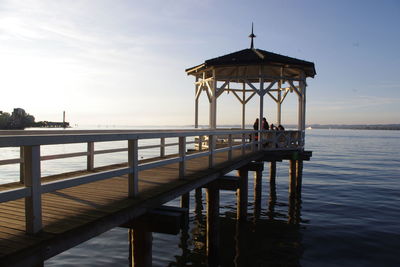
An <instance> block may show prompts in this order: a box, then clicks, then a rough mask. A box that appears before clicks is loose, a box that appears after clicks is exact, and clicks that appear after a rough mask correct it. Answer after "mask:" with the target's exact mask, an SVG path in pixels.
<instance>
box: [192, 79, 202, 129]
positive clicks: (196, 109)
mask: <svg viewBox="0 0 400 267" xmlns="http://www.w3.org/2000/svg"><path fill="white" fill-rule="evenodd" d="M198 80H199V78H198V77H197V76H196V82H195V83H194V95H195V101H194V128H196V129H197V128H199V97H198V96H197V90H200V91H201V88H197V82H198Z"/></svg>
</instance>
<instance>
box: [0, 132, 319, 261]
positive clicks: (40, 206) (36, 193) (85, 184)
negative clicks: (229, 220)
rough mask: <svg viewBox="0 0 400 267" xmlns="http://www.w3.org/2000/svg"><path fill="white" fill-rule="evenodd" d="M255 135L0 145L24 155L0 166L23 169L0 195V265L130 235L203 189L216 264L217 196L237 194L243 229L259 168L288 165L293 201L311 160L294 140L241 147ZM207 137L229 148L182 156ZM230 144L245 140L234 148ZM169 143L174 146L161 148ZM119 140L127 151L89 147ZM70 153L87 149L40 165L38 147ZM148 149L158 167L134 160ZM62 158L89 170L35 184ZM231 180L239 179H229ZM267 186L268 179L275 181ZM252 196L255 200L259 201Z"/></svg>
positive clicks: (25, 139) (96, 137) (76, 136)
mask: <svg viewBox="0 0 400 267" xmlns="http://www.w3.org/2000/svg"><path fill="white" fill-rule="evenodd" d="M288 132H291V131H288ZM296 132H297V131H293V133H296ZM255 133H256V131H253V130H213V131H209V130H192V131H183V130H180V131H178V130H176V131H174V130H166V131H154V132H131V131H118V132H115V131H108V132H100V131H98V132H94V131H92V132H89V133H84V132H79V131H77V132H75V131H69V132H68V134H66V133H65V132H63V133H62V134H57V132H54V131H52V134H50V133H49V132H44V133H40V134H39V132H36V133H35V134H33V133H32V132H26V133H25V134H20V135H3V136H1V137H0V146H1V147H5V146H14V147H15V146H18V147H20V148H21V151H22V152H21V155H22V157H21V158H16V159H9V160H2V161H0V164H1V165H3V164H20V165H21V169H22V171H21V181H20V182H17V183H12V184H3V185H1V186H0V190H1V191H0V202H1V203H0V247H1V252H0V263H1V265H6V266H7V265H11V266H12V265H16V266H35V265H40V264H41V263H43V261H44V260H46V259H48V258H50V257H52V256H54V255H57V254H58V253H61V252H63V251H65V250H66V249H69V248H71V247H74V246H76V245H78V244H80V243H82V242H84V241H86V240H88V239H90V238H92V237H94V236H97V235H99V234H101V233H103V232H105V231H107V230H110V229H112V228H114V227H119V226H123V225H127V224H129V223H130V222H132V221H134V220H135V219H138V218H140V217H141V216H146V214H150V213H151V212H154V210H155V209H157V208H160V207H161V206H162V205H163V204H165V203H166V202H168V201H170V200H173V199H175V198H177V197H182V199H184V197H185V195H186V194H188V193H189V192H190V191H192V190H199V189H200V190H201V188H205V190H206V193H207V226H208V227H207V238H208V239H207V251H208V253H209V255H210V262H213V261H215V260H216V258H217V254H216V253H218V250H219V248H218V231H219V230H218V223H217V222H218V209H219V190H225V189H228V190H237V192H238V196H237V203H238V207H237V218H238V220H245V219H246V216H247V202H248V199H247V190H248V186H247V179H248V177H249V175H248V173H249V171H255V172H256V173H258V174H257V179H258V181H259V182H258V183H256V187H255V189H254V190H256V191H257V192H261V189H260V186H261V183H260V179H261V176H260V170H261V168H262V166H263V165H262V164H261V165H260V162H263V161H268V162H271V168H272V170H273V168H274V167H275V164H276V162H277V161H282V160H289V161H290V162H291V165H290V166H291V168H290V184H291V186H290V192H289V193H290V194H291V195H293V197H294V196H295V194H296V193H297V192H300V188H301V179H300V177H301V172H302V169H301V166H302V161H303V160H309V159H310V156H311V152H308V151H304V150H299V149H296V146H298V145H297V143H298V141H299V140H298V139H293V140H290V141H289V140H287V141H286V143H289V145H286V146H284V147H280V148H267V149H264V148H263V145H260V143H265V142H266V140H264V139H260V140H258V141H256V140H254V139H252V140H253V141H250V138H248V136H249V135H254V134H255ZM260 134H261V136H263V135H264V136H268V135H267V134H266V133H264V134H263V133H260ZM204 136H207V137H208V138H207V139H208V140H215V139H217V138H218V136H228V139H229V142H228V144H229V145H227V146H226V147H220V148H215V142H213V141H210V142H209V144H208V148H207V150H195V151H192V150H191V151H190V152H188V151H187V149H186V147H187V146H189V145H194V144H195V142H196V140H197V142H200V141H201V142H204V141H203V138H196V139H195V141H191V142H189V141H186V140H187V139H188V138H190V137H204ZM235 136H236V137H239V136H244V138H240V140H239V139H235V138H234V137H235ZM288 136H291V135H288ZM169 138H175V139H177V140H178V142H174V143H169V142H166V141H165V139H169ZM142 139H157V140H159V144H158V145H151V146H142V147H140V146H138V141H139V140H142ZM121 140H124V141H126V142H127V147H126V148H120V149H118V150H117V149H110V150H98V151H96V150H94V149H93V148H94V143H96V142H105V141H121ZM276 140H277V139H276ZM268 141H269V142H273V140H268ZM277 141H279V140H277ZM71 143H86V144H87V148H88V149H87V151H84V152H80V153H73V154H57V155H46V156H41V155H40V148H41V146H46V145H52V144H71ZM213 143H214V144H213ZM155 146H156V147H157V148H159V149H160V156H159V157H156V158H152V159H146V160H142V161H141V160H139V159H138V150H139V149H150V148H154V147H155ZM168 146H178V148H179V149H178V150H179V153H177V154H170V155H166V154H165V148H166V147H168ZM276 146H278V143H276ZM121 151H126V152H127V154H128V155H127V163H122V164H119V165H113V166H106V167H101V168H93V165H94V164H93V163H94V162H93V159H94V155H96V154H105V153H116V152H121ZM67 157H83V158H85V159H86V161H87V167H88V168H87V170H85V171H80V172H74V173H65V174H60V175H55V176H50V177H45V178H42V179H41V174H40V163H41V161H45V160H52V159H59V158H67ZM235 170H238V174H239V175H238V176H227V174H228V173H230V172H231V171H235ZM270 179H272V180H273V179H275V177H274V174H273V172H271V177H270ZM256 195H257V197H258V199H260V198H261V196H260V194H259V193H257V194H256ZM182 208H188V204H187V201H182ZM159 223H160V224H161V223H162V222H161V221H160V222H159ZM134 225H135V223H133V227H134ZM139 226H140V224H139ZM131 229H135V228H131ZM139 229H140V227H139ZM144 231H145V230H144ZM146 232H147V231H146ZM142 234H143V233H142ZM139 235H140V234H139ZM138 238H139V240H142V241H141V242H140V244H136V245H137V246H139V247H141V246H142V245H141V244H142V243H143V242H144V243H146V242H149V240H147V239H148V238H149V235H140V237H138ZM143 239H144V240H143ZM146 240H147V241H146ZM141 255H143V253H141ZM138 260H139V259H138ZM139 262H140V260H139ZM139 266H140V265H139ZM142 266H147V265H146V264H144V265H142Z"/></svg>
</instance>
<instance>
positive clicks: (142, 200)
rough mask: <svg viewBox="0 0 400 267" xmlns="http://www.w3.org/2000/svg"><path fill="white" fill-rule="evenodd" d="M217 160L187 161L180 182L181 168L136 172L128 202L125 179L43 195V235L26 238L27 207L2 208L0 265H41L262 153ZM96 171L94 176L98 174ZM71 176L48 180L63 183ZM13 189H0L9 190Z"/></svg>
mask: <svg viewBox="0 0 400 267" xmlns="http://www.w3.org/2000/svg"><path fill="white" fill-rule="evenodd" d="M233 152H234V153H233V155H234V156H233V160H232V161H230V162H228V155H227V153H226V152H223V153H218V154H216V157H215V161H216V165H215V167H213V168H211V169H210V168H208V157H201V158H196V159H191V160H188V161H187V170H186V176H185V179H179V165H178V164H170V165H167V166H163V167H158V168H153V169H150V170H145V171H141V172H140V176H139V177H140V179H139V193H140V194H139V196H138V197H137V198H134V199H129V198H128V197H127V196H128V179H127V175H125V176H121V177H114V178H111V179H107V180H102V181H97V182H93V183H89V184H84V185H80V186H76V187H71V188H67V189H63V190H58V191H55V192H52V193H46V194H43V195H42V218H43V231H42V232H41V233H39V234H37V235H27V234H26V233H25V201H24V199H19V200H15V201H9V202H4V203H0V265H1V266H8V265H13V264H18V265H25V264H27V265H30V264H32V262H37V263H40V262H43V261H44V260H46V259H48V258H50V257H52V256H54V255H56V254H58V253H60V252H62V251H64V250H66V249H68V248H70V247H73V246H75V245H77V244H79V243H81V242H84V241H86V240H88V239H90V238H92V237H94V236H96V235H99V234H101V233H103V232H105V231H107V230H109V229H112V228H113V227H117V226H119V225H121V224H122V223H125V222H127V221H129V220H131V219H133V218H136V217H138V216H140V215H142V214H144V213H145V212H146V211H147V210H149V209H152V208H155V207H157V206H159V205H161V204H163V203H165V202H168V201H170V200H172V199H174V198H176V197H178V196H180V195H182V194H184V193H187V192H189V191H191V190H193V189H195V188H197V187H199V186H202V185H204V184H207V183H209V182H210V181H212V180H214V179H217V178H218V177H220V176H221V175H224V174H226V173H228V172H229V171H232V170H235V169H237V168H239V167H241V166H243V165H245V164H247V163H249V162H250V161H252V160H256V159H260V158H262V154H263V152H255V153H251V152H250V151H247V152H246V155H244V156H242V155H241V152H240V150H234V151H233ZM101 170H102V169H97V170H96V171H101ZM69 176H71V174H70V175H64V176H63V175H59V176H54V177H50V178H47V180H49V179H50V180H51V179H60V178H61V179H62V178H68V177H69ZM10 187H16V185H15V184H14V185H3V186H0V191H1V190H8V189H10Z"/></svg>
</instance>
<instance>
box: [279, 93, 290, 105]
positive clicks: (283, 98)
mask: <svg viewBox="0 0 400 267" xmlns="http://www.w3.org/2000/svg"><path fill="white" fill-rule="evenodd" d="M288 93H289V90H286V92H285V94H284V95H283V97H282V99H281V104H282V103H283V100H285V98H286V96H287V94H288Z"/></svg>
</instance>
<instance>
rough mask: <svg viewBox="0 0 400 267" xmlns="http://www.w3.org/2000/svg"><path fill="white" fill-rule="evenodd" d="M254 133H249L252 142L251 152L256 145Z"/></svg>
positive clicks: (254, 149)
mask: <svg viewBox="0 0 400 267" xmlns="http://www.w3.org/2000/svg"><path fill="white" fill-rule="evenodd" d="M258 135H260V133H258ZM255 138H256V134H254V133H252V134H251V142H252V144H251V151H252V152H255V151H256V147H257V145H256V143H255V142H256V139H255ZM258 138H260V136H259V137H258Z"/></svg>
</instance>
